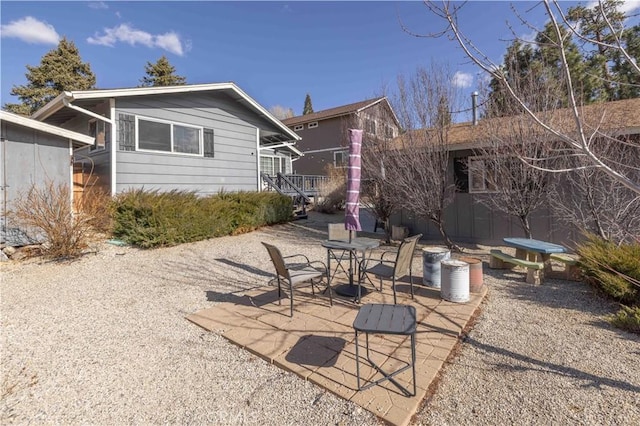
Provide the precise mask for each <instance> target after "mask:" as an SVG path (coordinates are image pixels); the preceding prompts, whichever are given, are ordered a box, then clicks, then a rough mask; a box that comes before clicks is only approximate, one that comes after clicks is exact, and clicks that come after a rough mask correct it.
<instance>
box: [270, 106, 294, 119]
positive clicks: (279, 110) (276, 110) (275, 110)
mask: <svg viewBox="0 0 640 426" xmlns="http://www.w3.org/2000/svg"><path fill="white" fill-rule="evenodd" d="M269 112H270V113H271V114H273V116H274V117H275V118H277V119H278V120H284V119H285V118H291V117H294V116H295V115H296V114H295V113H294V112H293V109H292V108H287V107H283V106H282V105H274V106H272V107H271V108H269Z"/></svg>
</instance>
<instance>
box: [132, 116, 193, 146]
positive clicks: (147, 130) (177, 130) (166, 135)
mask: <svg viewBox="0 0 640 426" xmlns="http://www.w3.org/2000/svg"><path fill="white" fill-rule="evenodd" d="M202 131H203V128H202V127H198V126H192V125H189V124H181V123H180V124H179V123H173V122H171V121H165V120H159V119H156V118H146V117H138V116H136V150H137V151H153V152H170V153H174V154H186V155H197V156H202V151H203V148H202Z"/></svg>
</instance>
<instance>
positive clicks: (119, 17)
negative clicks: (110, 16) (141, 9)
mask: <svg viewBox="0 0 640 426" xmlns="http://www.w3.org/2000/svg"><path fill="white" fill-rule="evenodd" d="M116 17H117V18H118V19H122V15H120V12H118V11H117V10H116Z"/></svg>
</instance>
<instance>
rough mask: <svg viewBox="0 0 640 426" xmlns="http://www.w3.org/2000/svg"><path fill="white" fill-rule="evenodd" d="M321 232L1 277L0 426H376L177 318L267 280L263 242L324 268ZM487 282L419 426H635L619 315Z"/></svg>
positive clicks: (544, 292)
mask: <svg viewBox="0 0 640 426" xmlns="http://www.w3.org/2000/svg"><path fill="white" fill-rule="evenodd" d="M327 220H330V221H331V220H334V221H339V219H338V220H335V218H331V217H325V216H324V215H312V217H311V218H310V220H308V221H300V222H296V223H293V224H287V225H281V226H277V227H272V228H266V229H263V230H259V231H256V232H252V233H250V234H245V235H240V236H236V237H224V238H217V239H212V240H208V241H202V242H198V243H193V244H185V245H181V246H178V247H172V248H165V249H157V250H136V249H132V248H127V247H115V246H111V245H107V244H100V245H99V246H98V251H97V253H96V254H95V255H87V256H85V257H83V258H82V259H80V260H77V261H74V262H67V263H52V262H42V261H37V260H31V261H26V262H21V263H5V264H2V266H0V268H1V269H0V271H1V272H2V282H1V284H0V290H1V294H0V318H1V324H2V335H1V344H2V354H1V356H2V358H1V360H2V362H1V369H2V382H1V388H0V392H1V393H0V423H2V424H27V423H29V424H41V423H47V424H50V423H64V424H121V423H136V424H159V423H172V424H174V423H180V424H186V423H189V424H256V425H257V424H259V425H286V424H291V425H294V424H295V425H298V424H305V425H316V424H357V425H361V424H376V423H378V420H377V419H376V418H375V417H374V416H373V415H372V414H370V413H368V412H367V411H365V410H363V409H361V408H359V407H358V406H356V405H354V404H352V403H349V402H347V401H344V400H341V399H340V398H338V397H336V396H334V395H332V394H330V393H328V392H325V391H324V390H323V389H321V388H319V387H317V386H315V385H313V384H311V383H308V382H304V381H303V380H301V379H299V378H298V377H297V376H295V375H294V374H292V373H288V372H285V371H282V370H280V369H278V368H277V367H275V366H273V365H270V364H267V363H266V362H265V361H263V360H262V359H260V358H256V357H255V356H254V355H252V354H250V353H248V352H246V351H243V350H241V349H239V348H238V347H236V346H234V345H232V344H230V343H228V342H227V341H226V340H225V339H224V338H222V337H221V336H219V335H217V334H215V333H209V332H206V331H204V330H203V329H201V328H199V327H197V326H195V325H194V324H192V323H190V322H189V321H187V320H185V319H184V317H185V316H186V315H187V314H190V313H193V312H196V311H198V310H200V309H204V308H207V307H210V306H213V305H215V304H216V301H217V300H221V298H223V297H224V294H226V293H229V292H231V291H238V290H242V289H249V288H253V287H257V286H263V285H264V284H265V283H266V282H267V281H268V280H269V277H270V276H271V274H272V273H271V271H272V266H271V264H270V262H269V259H268V255H267V253H266V250H265V249H264V248H263V247H262V246H261V245H260V244H259V242H260V241H272V242H275V243H276V244H277V245H278V246H280V248H281V250H282V251H283V252H284V253H285V254H288V253H294V252H299V251H300V241H305V249H304V252H305V253H306V254H308V255H309V257H311V258H312V259H324V257H325V252H324V249H323V248H322V247H321V246H320V244H319V242H320V240H322V239H323V238H325V237H324V236H325V235H326V234H325V233H324V230H326V221H327ZM314 227H315V228H316V229H317V230H316V229H313V228H314ZM486 273H487V274H486V276H485V279H486V282H487V284H488V285H489V287H490V292H489V297H488V301H487V303H486V304H485V305H484V311H483V313H482V315H481V316H480V317H479V320H478V323H477V324H476V326H475V328H474V329H473V331H472V332H470V333H469V335H468V336H467V337H466V338H465V341H464V343H463V344H462V346H461V351H460V354H459V355H458V356H457V357H455V358H454V359H453V360H452V361H451V362H450V363H448V365H447V367H446V368H445V370H444V373H443V378H442V381H441V383H440V385H439V387H438V389H437V392H436V393H435V395H433V396H432V397H431V398H430V399H429V400H428V401H426V405H425V406H424V407H423V408H422V409H421V410H420V412H419V414H418V415H417V416H416V418H415V422H416V423H419V424H451V425H458V424H505V423H512V424H552V423H553V424H556V423H559V424H565V423H578V424H640V408H639V407H640V363H639V362H638V360H639V359H640V357H639V356H640V344H639V343H640V339H639V338H638V337H637V336H633V335H629V334H625V333H621V332H618V331H616V330H615V329H613V328H612V327H611V326H609V325H608V324H607V323H606V322H605V321H604V318H605V316H606V315H607V314H608V313H610V312H612V311H613V309H614V308H615V306H613V305H612V304H610V303H608V302H604V301H602V300H601V299H598V298H597V297H596V296H594V295H593V294H592V292H591V291H590V290H589V289H588V288H587V287H586V286H584V285H583V284H580V283H571V282H566V281H549V282H548V284H545V285H544V286H541V287H533V286H530V285H528V284H525V283H524V282H522V276H520V275H509V273H506V274H503V273H502V272H499V273H495V271H489V270H487V271H486ZM511 278H513V279H514V280H515V281H514V280H512V279H511Z"/></svg>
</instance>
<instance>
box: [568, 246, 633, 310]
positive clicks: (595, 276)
mask: <svg viewBox="0 0 640 426" xmlns="http://www.w3.org/2000/svg"><path fill="white" fill-rule="evenodd" d="M577 252H578V254H579V255H580V257H581V260H580V263H579V267H580V269H582V272H583V273H584V275H585V276H586V277H587V279H588V281H589V282H591V283H592V284H594V285H596V286H597V287H598V288H599V289H601V290H602V291H603V292H604V293H605V294H607V295H608V296H609V297H611V298H613V299H615V300H618V301H620V302H621V303H623V304H625V305H634V304H639V303H640V261H639V260H638V259H640V243H637V242H636V243H630V244H621V245H619V246H618V245H615V244H614V243H612V242H609V241H606V240H603V239H601V238H599V237H597V236H595V235H589V236H588V237H587V240H586V241H585V242H584V243H582V244H580V245H579V246H578V249H577Z"/></svg>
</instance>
